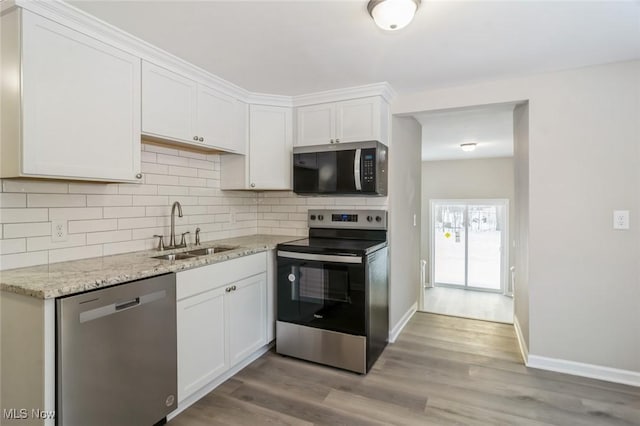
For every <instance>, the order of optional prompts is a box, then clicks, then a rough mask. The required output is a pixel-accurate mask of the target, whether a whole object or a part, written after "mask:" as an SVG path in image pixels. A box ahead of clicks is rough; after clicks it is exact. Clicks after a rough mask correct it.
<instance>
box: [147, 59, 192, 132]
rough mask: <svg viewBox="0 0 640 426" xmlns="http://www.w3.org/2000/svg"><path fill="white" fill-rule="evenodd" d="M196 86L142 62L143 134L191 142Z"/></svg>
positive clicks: (190, 81) (172, 73)
mask: <svg viewBox="0 0 640 426" xmlns="http://www.w3.org/2000/svg"><path fill="white" fill-rule="evenodd" d="M196 93H197V84H196V82H195V81H193V80H189V79H188V78H185V77H183V76H181V75H179V74H176V73H174V72H171V71H168V70H166V69H164V68H161V67H157V66H155V65H152V64H150V63H148V62H142V131H143V132H144V133H147V134H151V135H158V136H164V137H167V138H170V139H177V140H183V141H191V140H192V138H193V137H194V136H196Z"/></svg>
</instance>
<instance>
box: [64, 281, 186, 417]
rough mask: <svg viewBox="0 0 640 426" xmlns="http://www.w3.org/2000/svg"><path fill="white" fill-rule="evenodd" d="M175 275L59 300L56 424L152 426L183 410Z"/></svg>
mask: <svg viewBox="0 0 640 426" xmlns="http://www.w3.org/2000/svg"><path fill="white" fill-rule="evenodd" d="M175 283H176V279H175V274H167V275H161V276H158V277H153V278H149V279H144V280H139V281H134V282H130V283H126V284H121V285H117V286H113V287H108V288H105V289H102V290H96V291H91V292H88V293H82V294H79V295H75V296H70V297H65V298H60V299H57V300H56V333H57V335H56V339H57V340H56V341H57V344H56V387H57V389H56V390H57V392H56V407H57V413H56V416H57V424H58V425H62V426H76V425H83V426H84V425H92V426H94V425H119V426H125V425H135V426H145V425H153V424H155V423H157V422H160V421H162V420H163V419H164V418H165V416H166V415H167V414H169V413H170V412H171V411H173V410H174V409H175V408H176V407H177V402H176V394H177V362H176V358H177V355H176V353H177V350H176V290H175V288H176V284H175Z"/></svg>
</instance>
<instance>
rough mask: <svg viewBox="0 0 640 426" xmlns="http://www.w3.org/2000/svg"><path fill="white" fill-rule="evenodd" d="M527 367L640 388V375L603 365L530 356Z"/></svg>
mask: <svg viewBox="0 0 640 426" xmlns="http://www.w3.org/2000/svg"><path fill="white" fill-rule="evenodd" d="M527 367H531V368H537V369H540V370H549V371H555V372H557V373H566V374H572V375H574V376H582V377H589V378H591V379H598V380H606V381H607V382H613V383H621V384H624V385H631V386H638V387H640V373H639V372H636V371H631V370H621V369H618V368H611V367H604V366H601V365H594V364H585V363H582V362H575V361H567V360H564V359H557V358H547V357H544V356H539V355H529V360H528V362H527Z"/></svg>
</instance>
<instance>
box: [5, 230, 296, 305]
mask: <svg viewBox="0 0 640 426" xmlns="http://www.w3.org/2000/svg"><path fill="white" fill-rule="evenodd" d="M299 238H301V237H292V236H284V235H250V236H245V237H237V238H227V239H224V240H216V241H208V242H205V243H202V245H200V246H192V245H190V246H189V247H187V248H182V249H175V250H165V251H163V252H158V251H156V250H146V251H138V252H133V253H125V254H118V255H113V256H104V257H94V258H91V259H82V260H73V261H69V262H60V263H52V264H49V265H41V266H32V267H28V268H19V269H11V270H6V271H0V289H1V290H3V291H9V292H12V293H18V294H23V295H26V296H32V297H36V298H40V299H52V298H55V297H61V296H68V295H71V294H75V293H81V292H83V291H87V290H94V289H97V288H102V287H108V286H111V285H114V284H120V283H124V282H127V281H133V280H138V279H141V278H148V277H152V276H155V275H161V274H165V273H168V272H178V271H183V270H186V269H191V268H197V267H198V266H203V265H209V264H212V263H218V262H222V261H225V260H230V259H235V258H237V257H242V256H247V255H250V254H254V253H259V252H262V251H266V250H271V249H274V248H275V247H276V245H277V244H278V243H281V242H286V241H291V240H296V239H299ZM213 246H237V248H235V249H233V250H228V251H224V252H221V253H214V254H210V255H205V256H198V257H193V258H189V259H183V260H171V261H170V260H162V259H154V258H152V256H158V255H160V254H165V253H176V252H183V251H186V250H192V249H197V248H207V247H213Z"/></svg>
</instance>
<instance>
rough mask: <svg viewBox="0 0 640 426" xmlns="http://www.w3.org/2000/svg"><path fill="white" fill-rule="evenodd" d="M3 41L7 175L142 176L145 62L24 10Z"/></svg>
mask: <svg viewBox="0 0 640 426" xmlns="http://www.w3.org/2000/svg"><path fill="white" fill-rule="evenodd" d="M1 39H2V51H1V52H0V53H1V56H2V58H3V61H2V94H1V95H2V96H1V97H2V108H1V109H2V122H3V125H2V143H1V147H0V149H1V152H0V154H1V155H0V157H2V160H1V161H2V164H1V167H0V168H1V169H2V177H17V176H27V177H53V178H66V179H80V180H103V181H122V182H127V181H137V180H138V179H139V178H141V175H140V174H139V173H140V59H138V58H137V57H135V56H133V55H130V54H128V53H126V52H124V51H122V50H119V49H116V48H114V47H112V46H109V45H108V44H105V43H102V42H100V41H98V40H96V39H94V38H91V37H88V36H86V35H84V34H82V33H80V32H77V31H74V30H72V29H70V28H68V27H65V26H62V25H59V24H57V23H55V22H53V21H50V20H48V19H45V18H42V17H40V16H38V15H36V14H33V13H31V12H29V11H26V10H21V9H14V10H13V11H11V12H9V13H6V14H5V15H3V17H2V37H1Z"/></svg>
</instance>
